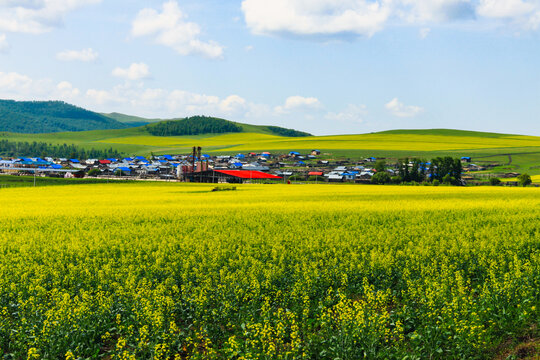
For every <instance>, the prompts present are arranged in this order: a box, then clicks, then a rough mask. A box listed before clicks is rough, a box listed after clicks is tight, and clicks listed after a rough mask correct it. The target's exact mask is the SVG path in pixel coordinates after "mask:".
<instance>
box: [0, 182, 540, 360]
mask: <svg viewBox="0 0 540 360" xmlns="http://www.w3.org/2000/svg"><path fill="white" fill-rule="evenodd" d="M212 188H213V186H211V185H200V184H166V183H156V184H152V183H129V184H103V185H77V186H69V187H68V186H65V187H64V186H57V187H41V188H24V189H23V188H12V189H0V196H1V197H2V203H1V204H2V205H1V206H0V357H1V358H3V359H86V358H92V359H361V358H368V359H404V358H407V359H429V358H430V359H443V358H445V359H484V358H493V354H494V351H496V349H497V347H498V346H499V344H500V343H502V342H504V341H506V340H507V339H509V338H515V337H516V336H519V334H521V333H522V332H523V331H527V329H530V328H534V326H538V324H539V319H540V318H539V315H540V312H539V311H540V310H539V309H540V304H539V303H540V221H539V219H540V192H539V191H538V189H536V188H512V189H509V188H502V187H477V188H456V187H423V186H417V187H398V186H387V187H384V186H349V185H240V186H238V187H237V190H236V191H222V192H212V191H211V190H212Z"/></svg>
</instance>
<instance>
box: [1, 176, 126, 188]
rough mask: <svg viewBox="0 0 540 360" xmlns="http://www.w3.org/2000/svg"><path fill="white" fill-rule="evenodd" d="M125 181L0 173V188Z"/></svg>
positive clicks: (122, 181)
mask: <svg viewBox="0 0 540 360" xmlns="http://www.w3.org/2000/svg"><path fill="white" fill-rule="evenodd" d="M120 182H121V183H125V181H124V180H114V179H110V180H109V179H93V178H84V179H64V178H52V177H41V176H37V177H36V178H35V179H34V177H33V176H31V175H27V176H16V175H3V174H0V189H6V188H14V187H33V186H36V187H38V186H39V187H41V186H51V185H83V184H104V183H120Z"/></svg>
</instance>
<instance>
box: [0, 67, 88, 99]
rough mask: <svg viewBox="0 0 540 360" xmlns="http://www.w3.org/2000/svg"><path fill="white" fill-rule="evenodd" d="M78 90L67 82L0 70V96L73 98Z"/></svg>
mask: <svg viewBox="0 0 540 360" xmlns="http://www.w3.org/2000/svg"><path fill="white" fill-rule="evenodd" d="M79 94H80V92H79V90H78V89H76V88H74V87H73V86H72V85H71V84H70V83H69V82H67V81H62V82H60V83H58V84H55V83H54V82H53V81H52V80H51V79H32V78H31V77H29V76H27V75H23V74H19V73H16V72H9V73H3V72H0V98H4V99H13V100H53V99H56V100H65V101H71V100H75V99H76V98H77V97H78V96H79Z"/></svg>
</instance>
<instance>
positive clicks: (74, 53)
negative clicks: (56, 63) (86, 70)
mask: <svg viewBox="0 0 540 360" xmlns="http://www.w3.org/2000/svg"><path fill="white" fill-rule="evenodd" d="M98 56H99V54H98V53H97V52H96V51H94V50H93V49H91V48H88V49H83V50H64V51H62V52H59V53H58V54H56V58H57V59H58V60H62V61H83V62H90V61H95V60H97V58H98Z"/></svg>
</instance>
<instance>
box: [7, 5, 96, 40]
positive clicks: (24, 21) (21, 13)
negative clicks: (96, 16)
mask: <svg viewBox="0 0 540 360" xmlns="http://www.w3.org/2000/svg"><path fill="white" fill-rule="evenodd" d="M100 2H101V0H2V1H0V31H8V32H19V33H30V34H41V33H44V32H47V31H50V30H52V29H53V28H55V27H59V26H61V25H62V24H63V19H64V16H65V15H66V14H68V13H69V12H71V11H73V10H76V9H77V8H80V7H82V6H85V5H90V4H97V3H100Z"/></svg>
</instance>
